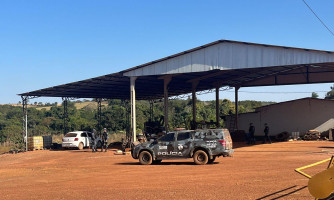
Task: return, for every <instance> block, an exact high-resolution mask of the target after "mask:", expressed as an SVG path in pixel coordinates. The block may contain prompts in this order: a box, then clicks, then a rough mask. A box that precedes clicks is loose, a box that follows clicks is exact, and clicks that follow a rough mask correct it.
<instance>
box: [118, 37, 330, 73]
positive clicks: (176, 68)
mask: <svg viewBox="0 0 334 200" xmlns="http://www.w3.org/2000/svg"><path fill="white" fill-rule="evenodd" d="M322 62H334V52H330V51H320V50H313V49H302V48H293V47H284V46H275V45H264V44H255V43H247V42H238V41H230V40H219V41H216V42H213V43H210V44H206V45H203V46H200V47H197V48H194V49H191V50H188V51H184V52H181V53H178V54H175V55H172V56H168V57H165V58H162V59H159V60H155V61H152V62H149V63H146V64H143V65H139V66H137V67H134V68H130V69H127V70H124V71H121V73H123V75H125V76H147V75H161V74H176V73H191V72H201V71H210V70H213V69H220V70H226V69H243V68H256V67H271V66H282V65H297V64H311V63H322Z"/></svg>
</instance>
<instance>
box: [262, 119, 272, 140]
mask: <svg viewBox="0 0 334 200" xmlns="http://www.w3.org/2000/svg"><path fill="white" fill-rule="evenodd" d="M263 132H264V138H263V144H265V143H266V142H267V140H268V142H270V144H271V139H270V137H269V126H268V124H267V123H265V124H264V130H263Z"/></svg>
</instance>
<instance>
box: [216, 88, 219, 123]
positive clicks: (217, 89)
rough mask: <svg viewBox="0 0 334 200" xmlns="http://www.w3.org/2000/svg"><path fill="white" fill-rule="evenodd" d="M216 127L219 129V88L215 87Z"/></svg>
mask: <svg viewBox="0 0 334 200" xmlns="http://www.w3.org/2000/svg"><path fill="white" fill-rule="evenodd" d="M216 127H217V128H219V127H220V117H219V87H216Z"/></svg>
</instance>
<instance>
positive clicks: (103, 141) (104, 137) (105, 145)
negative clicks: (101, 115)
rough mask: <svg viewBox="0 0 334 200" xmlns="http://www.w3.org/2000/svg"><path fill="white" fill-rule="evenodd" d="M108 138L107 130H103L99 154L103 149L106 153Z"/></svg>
mask: <svg viewBox="0 0 334 200" xmlns="http://www.w3.org/2000/svg"><path fill="white" fill-rule="evenodd" d="M108 138H109V135H108V132H107V129H106V128H104V129H103V133H102V149H101V152H103V147H104V148H105V152H107V149H108Z"/></svg>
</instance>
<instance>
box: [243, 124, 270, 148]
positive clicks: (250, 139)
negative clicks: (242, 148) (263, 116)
mask: <svg viewBox="0 0 334 200" xmlns="http://www.w3.org/2000/svg"><path fill="white" fill-rule="evenodd" d="M263 132H264V138H263V144H265V143H267V141H268V142H269V143H270V144H271V139H270V137H269V126H268V124H267V123H265V124H264V130H263ZM255 142H256V140H255V126H254V125H253V123H250V124H249V129H248V137H247V144H255Z"/></svg>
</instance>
